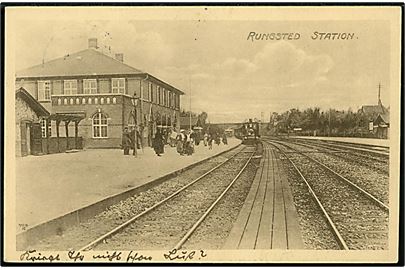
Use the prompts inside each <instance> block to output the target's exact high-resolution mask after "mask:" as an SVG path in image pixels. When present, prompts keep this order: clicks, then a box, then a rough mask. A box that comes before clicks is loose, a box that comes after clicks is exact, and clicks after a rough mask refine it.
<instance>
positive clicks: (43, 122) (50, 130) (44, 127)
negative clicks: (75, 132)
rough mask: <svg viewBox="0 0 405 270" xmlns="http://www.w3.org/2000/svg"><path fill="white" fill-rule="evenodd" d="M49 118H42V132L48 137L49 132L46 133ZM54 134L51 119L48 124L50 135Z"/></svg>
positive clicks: (43, 135)
mask: <svg viewBox="0 0 405 270" xmlns="http://www.w3.org/2000/svg"><path fill="white" fill-rule="evenodd" d="M47 121H48V120H46V119H44V118H42V119H41V134H42V138H46V137H47V134H46V122H47ZM51 134H52V128H51V123H50V121H49V124H48V135H49V136H50V135H51Z"/></svg>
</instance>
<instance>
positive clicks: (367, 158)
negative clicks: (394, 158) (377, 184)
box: [294, 140, 389, 175]
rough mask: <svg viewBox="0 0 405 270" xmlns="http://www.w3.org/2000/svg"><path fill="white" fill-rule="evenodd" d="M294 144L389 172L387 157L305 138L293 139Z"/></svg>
mask: <svg viewBox="0 0 405 270" xmlns="http://www.w3.org/2000/svg"><path fill="white" fill-rule="evenodd" d="M294 143H295V144H298V145H302V146H305V147H310V148H313V149H315V150H317V151H319V149H324V150H326V151H328V153H330V154H331V155H333V156H336V157H339V158H342V159H344V160H346V161H349V162H354V163H356V164H359V165H361V166H365V167H367V168H370V169H372V170H375V171H377V172H381V173H383V174H386V175H388V174H389V164H388V162H389V160H388V159H381V158H377V157H374V156H371V155H368V154H362V153H359V152H358V151H356V150H347V149H342V148H339V147H336V146H333V145H328V144H323V143H319V142H309V141H305V140H295V141H294Z"/></svg>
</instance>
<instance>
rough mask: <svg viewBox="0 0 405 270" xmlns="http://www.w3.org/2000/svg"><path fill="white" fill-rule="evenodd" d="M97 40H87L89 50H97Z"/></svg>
mask: <svg viewBox="0 0 405 270" xmlns="http://www.w3.org/2000/svg"><path fill="white" fill-rule="evenodd" d="M97 48H98V47H97V38H89V49H97Z"/></svg>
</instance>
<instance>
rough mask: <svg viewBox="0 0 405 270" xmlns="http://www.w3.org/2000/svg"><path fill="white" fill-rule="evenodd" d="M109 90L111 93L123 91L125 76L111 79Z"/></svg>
mask: <svg viewBox="0 0 405 270" xmlns="http://www.w3.org/2000/svg"><path fill="white" fill-rule="evenodd" d="M111 92H112V93H121V94H123V93H125V78H114V79H111Z"/></svg>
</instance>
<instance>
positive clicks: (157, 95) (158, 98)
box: [156, 86, 160, 104]
mask: <svg viewBox="0 0 405 270" xmlns="http://www.w3.org/2000/svg"><path fill="white" fill-rule="evenodd" d="M156 103H157V104H160V86H158V87H157V91H156Z"/></svg>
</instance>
